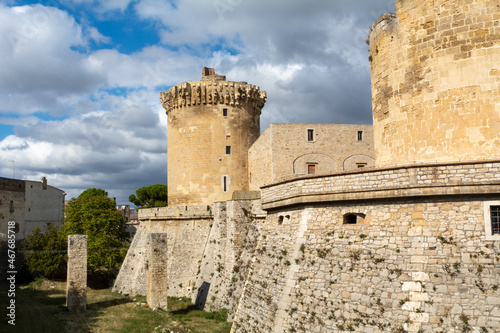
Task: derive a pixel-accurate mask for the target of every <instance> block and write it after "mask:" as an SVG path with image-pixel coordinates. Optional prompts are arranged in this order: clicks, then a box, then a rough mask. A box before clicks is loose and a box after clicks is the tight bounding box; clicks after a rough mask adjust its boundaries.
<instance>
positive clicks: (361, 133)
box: [358, 131, 363, 141]
mask: <svg viewBox="0 0 500 333" xmlns="http://www.w3.org/2000/svg"><path fill="white" fill-rule="evenodd" d="M361 140H363V131H358V141H361Z"/></svg>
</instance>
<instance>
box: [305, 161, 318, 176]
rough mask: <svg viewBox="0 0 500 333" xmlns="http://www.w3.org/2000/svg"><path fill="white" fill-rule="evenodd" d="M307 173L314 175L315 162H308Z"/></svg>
mask: <svg viewBox="0 0 500 333" xmlns="http://www.w3.org/2000/svg"><path fill="white" fill-rule="evenodd" d="M307 174H308V175H315V174H316V164H308V165H307Z"/></svg>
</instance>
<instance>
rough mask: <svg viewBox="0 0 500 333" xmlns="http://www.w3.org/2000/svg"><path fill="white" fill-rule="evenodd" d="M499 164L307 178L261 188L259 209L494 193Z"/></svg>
mask: <svg viewBox="0 0 500 333" xmlns="http://www.w3.org/2000/svg"><path fill="white" fill-rule="evenodd" d="M499 186H500V161H498V160H495V161H484V162H479V161H478V162H474V163H450V164H427V165H412V166H407V167H395V168H382V169H371V170H365V171H363V172H361V171H360V172H346V173H338V174H333V175H323V176H308V177H302V178H299V179H297V180H290V181H284V182H281V183H277V184H275V185H271V186H265V187H263V188H262V207H263V208H264V209H270V208H276V207H281V206H286V205H293V204H304V203H313V202H325V201H343V200H368V199H380V198H399V197H414V196H428V195H436V196H437V195H455V194H482V193H492V192H493V193H496V192H497V191H498V188H499Z"/></svg>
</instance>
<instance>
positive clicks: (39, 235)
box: [22, 224, 68, 279]
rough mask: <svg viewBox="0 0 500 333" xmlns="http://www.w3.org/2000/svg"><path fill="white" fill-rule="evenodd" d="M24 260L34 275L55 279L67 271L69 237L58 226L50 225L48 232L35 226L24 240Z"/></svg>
mask: <svg viewBox="0 0 500 333" xmlns="http://www.w3.org/2000/svg"><path fill="white" fill-rule="evenodd" d="M22 248H23V252H24V260H25V263H26V266H27V268H28V271H29V272H30V273H31V274H32V275H33V276H34V277H40V276H43V277H46V278H50V279H53V278H54V277H56V276H62V275H64V274H65V273H66V250H67V248H68V241H67V237H66V236H65V234H64V232H62V230H61V229H60V228H58V227H55V226H53V225H51V224H50V225H49V227H48V231H47V232H42V231H41V230H40V228H35V230H33V232H32V233H31V235H29V236H28V237H27V238H26V239H25V240H24V241H23V242H22Z"/></svg>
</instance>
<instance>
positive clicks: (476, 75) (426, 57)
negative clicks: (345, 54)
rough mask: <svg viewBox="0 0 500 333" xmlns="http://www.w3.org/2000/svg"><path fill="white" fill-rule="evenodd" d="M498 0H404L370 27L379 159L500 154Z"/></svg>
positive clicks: (414, 160) (419, 159) (386, 161)
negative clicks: (394, 9)
mask: <svg viewBox="0 0 500 333" xmlns="http://www.w3.org/2000/svg"><path fill="white" fill-rule="evenodd" d="M499 11H500V9H499V6H498V1H490V0H474V1H470V0H459V1H457V0H453V1H449V0H434V1H432V2H429V1H427V0H397V1H396V14H391V15H389V14H386V15H383V16H382V17H381V18H379V19H378V20H377V21H376V22H375V24H374V25H373V26H372V28H371V30H370V35H369V43H370V59H371V72H372V74H371V75H372V98H373V125H374V129H375V131H374V132H375V142H377V145H376V156H377V166H391V165H402V164H409V163H433V162H440V161H458V160H461V161H467V160H474V159H486V160H487V159H491V158H494V157H495V156H498V155H499V154H500V131H499V130H498V128H499V127H500V120H499V114H500V95H499V93H498V92H499V91H500V26H499V18H498V15H499Z"/></svg>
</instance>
